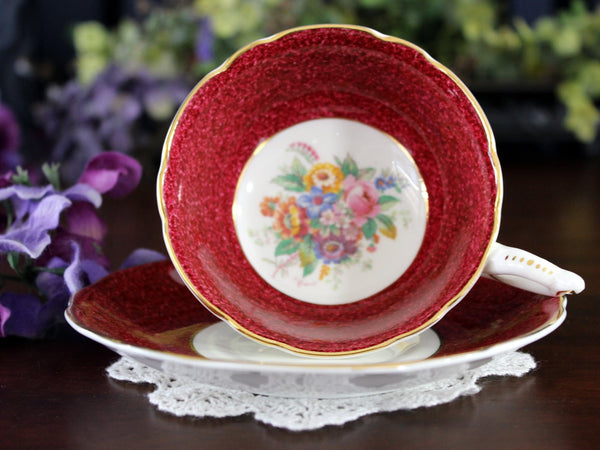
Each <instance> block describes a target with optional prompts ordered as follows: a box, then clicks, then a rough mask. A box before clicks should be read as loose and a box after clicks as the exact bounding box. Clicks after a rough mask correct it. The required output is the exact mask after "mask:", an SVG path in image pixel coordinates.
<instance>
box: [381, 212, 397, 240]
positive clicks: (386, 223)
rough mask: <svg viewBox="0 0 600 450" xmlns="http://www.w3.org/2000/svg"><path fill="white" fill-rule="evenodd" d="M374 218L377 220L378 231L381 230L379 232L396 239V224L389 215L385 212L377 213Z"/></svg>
mask: <svg viewBox="0 0 600 450" xmlns="http://www.w3.org/2000/svg"><path fill="white" fill-rule="evenodd" d="M376 219H377V222H379V231H381V234H383V235H384V236H386V237H389V238H390V239H396V233H397V232H396V225H394V222H393V221H392V219H391V217H390V216H386V215H385V214H378V215H377V217H376Z"/></svg>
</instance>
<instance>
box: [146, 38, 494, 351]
mask: <svg viewBox="0 0 600 450" xmlns="http://www.w3.org/2000/svg"><path fill="white" fill-rule="evenodd" d="M325 117H335V118H345V119H351V120H355V121H360V122H362V123H364V124H366V125H369V126H371V127H374V128H376V129H378V130H381V131H383V132H385V133H387V134H389V135H390V136H392V137H393V138H395V139H396V140H397V141H399V142H400V143H401V144H402V145H403V146H404V147H405V148H406V149H407V150H408V151H409V152H410V154H411V156H412V158H413V159H414V162H415V164H416V165H417V167H418V170H419V171H420V174H421V176H422V177H423V180H424V182H425V185H426V189H427V192H428V195H429V199H428V201H429V212H428V213H429V214H428V219H427V225H426V231H425V237H424V240H423V244H422V245H421V248H420V250H419V252H418V254H417V257H416V258H415V260H414V261H413V263H412V264H411V265H410V267H409V268H408V270H407V271H406V272H405V273H404V274H403V275H402V276H401V277H400V278H399V279H398V280H396V281H395V282H394V283H393V284H392V285H391V286H389V287H388V288H386V289H384V290H383V291H381V292H379V293H377V294H375V295H373V296H371V297H368V298H366V299H363V300H360V301H357V302H354V303H348V304H343V305H314V304H311V303H307V302H302V301H299V300H296V299H293V298H291V297H288V296H286V295H284V294H282V293H281V292H279V291H277V290H276V289H274V288H273V287H271V286H270V285H269V284H268V283H267V282H265V281H264V280H263V279H262V278H261V277H260V276H259V275H258V274H257V273H256V272H255V271H254V269H253V268H252V267H251V265H250V264H249V263H248V261H247V260H246V259H245V257H244V253H243V252H242V249H241V247H240V245H239V242H238V239H237V236H236V232H235V228H234V223H233V218H232V204H233V199H234V194H235V190H236V184H237V182H238V179H239V177H240V174H241V172H242V170H243V168H244V166H245V164H246V162H247V161H248V159H249V158H250V157H251V155H252V154H253V152H254V151H255V149H256V148H257V146H258V145H259V144H260V143H261V142H263V141H264V140H265V139H268V138H270V137H271V136H273V135H274V134H276V133H277V132H279V131H281V130H283V129H286V128H288V127H290V126H292V125H295V124H298V123H300V122H304V121H308V120H312V119H317V118H325ZM158 190H159V197H160V198H159V202H160V210H161V215H162V217H163V221H164V227H165V241H166V244H167V247H168V249H169V252H170V254H171V257H172V260H173V262H174V263H175V266H176V267H177V269H178V270H179V271H180V273H181V275H182V276H183V278H184V280H185V281H186V283H187V284H188V286H189V287H190V288H191V290H192V292H194V294H195V295H196V296H197V297H198V298H199V299H200V300H201V301H202V302H203V303H204V304H205V305H206V306H207V307H208V308H209V309H210V310H212V311H213V312H215V313H216V314H217V315H219V316H220V317H222V318H224V319H226V320H228V321H229V322H230V323H231V324H232V325H234V326H235V327H236V328H238V329H239V330H241V331H242V332H244V333H245V334H247V335H248V336H250V337H254V338H258V339H259V340H262V341H265V342H269V343H275V344H278V345H281V346H282V347H284V348H288V349H290V350H294V351H298V352H304V353H310V354H315V355H318V354H325V355H331V354H340V353H352V352H360V351H365V350H369V349H372V348H378V347H380V346H382V345H386V344H387V343H390V342H392V341H394V340H396V339H399V338H401V337H404V336H407V335H410V334H412V333H414V332H416V331H420V330H421V329H423V328H424V327H427V326H430V325H432V324H433V323H435V321H437V320H438V319H439V318H441V317H442V315H443V314H445V312H447V311H448V310H449V309H450V307H452V306H453V305H454V304H455V303H456V302H457V301H458V300H460V299H461V298H462V296H464V295H465V294H466V292H467V291H468V289H469V288H470V287H471V286H472V285H473V283H474V282H475V281H476V279H477V277H478V276H479V273H480V271H481V268H482V264H483V261H484V259H485V256H486V254H487V251H488V248H489V246H490V245H491V243H492V242H493V241H494V240H495V237H496V233H497V229H498V221H499V208H500V198H501V193H500V190H501V185H500V170H499V166H498V162H497V158H496V154H495V149H494V143H493V138H492V133H491V131H490V128H489V125H488V124H487V121H486V119H485V117H484V115H483V112H482V111H481V110H480V108H479V106H478V105H477V104H476V102H475V100H474V99H473V98H472V96H471V94H470V93H469V92H468V90H467V89H466V88H465V87H464V85H463V84H462V83H461V82H460V81H459V80H458V79H457V78H456V77H455V76H454V75H453V74H452V73H451V72H449V71H448V70H447V69H445V68H444V67H443V66H441V65H440V64H439V63H437V62H435V61H433V60H432V59H431V58H430V57H429V56H428V55H427V54H425V53H424V52H423V51H422V50H420V49H418V48H416V47H415V46H413V45H412V44H409V43H407V42H404V41H401V40H399V39H395V38H388V37H385V36H383V35H380V34H378V33H376V32H373V31H371V30H368V29H363V28H359V27H337V26H322V27H307V28H300V29H295V30H290V31H287V32H284V33H281V34H279V35H276V36H274V37H272V38H270V39H266V40H264V41H259V42H257V43H255V44H252V45H250V46H248V47H247V48H245V49H243V50H242V51H241V52H239V53H237V54H236V55H234V56H233V57H232V58H231V59H230V60H229V61H227V62H226V64H225V65H224V66H223V67H221V68H220V69H218V70H216V71H215V72H213V73H211V74H210V75H209V76H207V77H206V78H205V79H204V80H202V81H201V82H200V83H199V84H198V85H197V86H196V88H195V89H194V90H193V91H192V93H191V94H190V96H189V97H188V99H187V100H186V101H185V103H184V105H183V106H182V108H181V110H180V111H179V113H178V115H177V117H176V118H175V120H174V122H173V124H172V126H171V129H170V131H169V134H168V136H167V140H166V143H165V148H164V152H163V164H162V167H161V172H160V175H159V186H158ZM373 276H376V274H374V275H373Z"/></svg>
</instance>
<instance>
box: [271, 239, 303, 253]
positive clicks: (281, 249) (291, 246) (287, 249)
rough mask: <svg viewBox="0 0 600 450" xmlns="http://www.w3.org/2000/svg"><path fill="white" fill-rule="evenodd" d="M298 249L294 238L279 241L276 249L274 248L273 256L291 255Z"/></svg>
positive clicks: (298, 244)
mask: <svg viewBox="0 0 600 450" xmlns="http://www.w3.org/2000/svg"><path fill="white" fill-rule="evenodd" d="M298 247H300V243H299V242H296V241H295V240H294V238H289V239H285V240H283V241H281V242H280V243H279V244H278V245H277V248H275V256H279V255H291V254H292V253H294V252H295V251H296V250H298Z"/></svg>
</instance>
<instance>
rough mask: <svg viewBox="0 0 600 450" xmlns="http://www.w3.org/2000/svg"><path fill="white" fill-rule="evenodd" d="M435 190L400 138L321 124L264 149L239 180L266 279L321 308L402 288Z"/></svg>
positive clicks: (242, 213)
mask: <svg viewBox="0 0 600 450" xmlns="http://www.w3.org/2000/svg"><path fill="white" fill-rule="evenodd" d="M427 210H428V204H427V191H426V188H425V183H424V182H423V179H422V178H421V176H420V174H419V171H418V169H417V167H416V165H415V163H414V161H413V159H412V158H411V156H410V154H409V152H408V151H407V150H406V149H405V148H404V147H403V146H402V145H401V144H400V143H399V142H398V141H396V140H395V139H394V138H392V137H391V136H390V135H388V134H386V133H383V132H382V131H379V130H377V129H375V128H373V127H371V126H368V125H365V124H363V123H360V122H356V121H352V120H347V119H332V118H324V119H316V120H310V121H307V122H302V123H299V124H297V125H294V126H292V127H290V128H287V129H285V130H283V131H281V132H279V133H277V134H275V135H274V136H272V137H271V138H269V139H268V140H266V141H264V142H263V143H261V144H260V145H259V146H258V148H257V149H256V151H255V153H254V154H253V155H252V157H251V158H250V159H249V160H248V162H247V164H246V167H245V168H244V170H243V171H242V175H241V176H240V179H239V181H238V186H237V190H236V193H235V200H234V204H233V219H234V223H235V228H236V233H237V236H238V239H239V242H240V245H241V247H242V249H243V251H244V254H245V255H246V258H247V259H248V261H249V262H250V264H251V265H252V267H254V269H255V270H256V271H257V272H258V274H259V275H260V276H261V277H262V278H263V279H264V280H265V281H266V282H267V283H269V284H270V285H271V286H273V287H274V288H275V289H277V290H279V291H280V292H282V293H284V294H286V295H289V296H290V297H293V298H296V299H298V300H302V301H305V302H309V303H313V304H319V305H339V304H344V303H351V302H354V301H358V300H361V299H364V298H367V297H370V296H371V295H374V294H376V293H377V292H379V291H381V290H383V289H385V288H386V287H388V286H389V285H391V284H392V283H393V282H394V281H396V280H397V279H398V278H399V277H400V276H401V275H402V274H403V273H404V272H405V271H406V269H408V267H409V266H410V264H411V263H412V262H413V260H414V259H415V257H416V255H417V252H418V251H419V248H420V246H421V243H422V242H423V236H424V233H425V226H426V223H427Z"/></svg>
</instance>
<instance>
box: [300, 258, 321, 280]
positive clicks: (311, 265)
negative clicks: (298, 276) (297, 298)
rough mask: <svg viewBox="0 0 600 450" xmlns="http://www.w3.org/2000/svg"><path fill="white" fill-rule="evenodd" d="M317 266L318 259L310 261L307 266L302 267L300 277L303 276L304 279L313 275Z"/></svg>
mask: <svg viewBox="0 0 600 450" xmlns="http://www.w3.org/2000/svg"><path fill="white" fill-rule="evenodd" d="M318 265H319V260H318V259H315V260H314V261H311V262H310V263H309V264H307V265H306V266H304V271H303V272H302V276H305V277H307V276H309V275H310V274H311V273H313V272H314V271H315V269H316V268H317V266H318Z"/></svg>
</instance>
